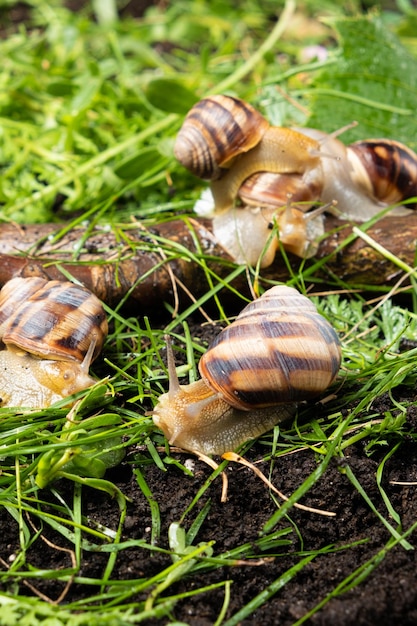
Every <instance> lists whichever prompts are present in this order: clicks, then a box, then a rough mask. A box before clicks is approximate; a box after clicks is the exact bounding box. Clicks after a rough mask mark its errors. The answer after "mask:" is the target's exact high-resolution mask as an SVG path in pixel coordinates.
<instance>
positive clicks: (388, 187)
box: [348, 139, 417, 209]
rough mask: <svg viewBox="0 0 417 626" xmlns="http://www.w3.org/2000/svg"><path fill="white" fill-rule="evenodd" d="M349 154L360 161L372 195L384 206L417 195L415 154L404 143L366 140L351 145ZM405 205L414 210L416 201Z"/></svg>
mask: <svg viewBox="0 0 417 626" xmlns="http://www.w3.org/2000/svg"><path fill="white" fill-rule="evenodd" d="M348 153H349V154H350V155H352V153H355V154H356V156H357V157H358V158H359V159H360V161H361V163H362V165H363V167H364V168H365V170H366V173H367V175H368V179H369V183H370V185H371V194H372V195H373V197H374V198H376V200H377V201H379V202H381V203H383V204H384V205H385V206H390V205H394V204H397V203H398V202H403V201H404V200H408V199H410V198H415V197H416V196H417V154H416V153H415V152H413V150H411V149H410V148H408V147H407V146H405V145H404V144H402V143H400V142H399V141H393V140H390V139H366V140H364V141H357V142H355V143H352V144H350V145H349V146H348ZM351 158H352V157H351ZM405 206H407V207H408V208H409V209H415V208H417V202H416V200H415V199H414V200H413V201H412V202H410V203H408V202H406V203H405Z"/></svg>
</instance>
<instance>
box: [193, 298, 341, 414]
mask: <svg viewBox="0 0 417 626" xmlns="http://www.w3.org/2000/svg"><path fill="white" fill-rule="evenodd" d="M340 361H341V351H340V343H339V339H338V336H337V334H336V332H335V330H334V329H333V328H332V326H331V325H330V324H329V323H328V322H327V320H326V319H325V318H324V317H323V316H322V315H320V314H319V313H318V312H317V310H316V308H315V306H314V304H313V303H312V302H311V301H310V300H309V299H308V298H307V297H306V296H303V295H301V294H300V293H299V292H298V291H297V290H295V289H293V288H291V287H286V286H277V287H273V288H271V289H269V290H268V291H267V292H265V293H264V295H263V296H261V297H260V298H259V299H258V300H255V301H254V302H252V303H250V304H248V305H247V306H246V307H245V308H244V309H243V311H242V312H241V313H240V315H239V316H238V317H237V318H236V320H235V322H233V324H231V325H230V326H228V327H227V328H225V329H224V330H223V331H222V332H221V333H220V334H219V335H218V337H217V338H216V339H215V340H214V342H213V344H212V345H211V346H210V348H209V350H208V351H207V352H206V353H205V354H204V355H203V357H202V358H201V359H200V363H199V369H200V374H201V376H202V378H203V380H204V381H205V382H206V384H207V385H208V386H209V387H211V388H212V389H213V390H214V391H216V392H218V393H219V394H220V396H221V397H222V398H223V399H224V400H225V401H226V402H228V403H229V404H231V405H232V406H234V407H236V408H238V409H243V410H250V408H252V407H267V406H273V405H275V404H280V403H284V402H299V401H302V400H308V399H310V398H313V397H315V396H317V395H318V394H320V393H321V392H323V391H324V390H325V389H326V388H327V387H328V386H329V385H330V384H331V382H332V381H333V380H334V378H335V376H336V375H337V373H338V371H339V368H340Z"/></svg>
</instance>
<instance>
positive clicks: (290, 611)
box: [0, 401, 417, 626]
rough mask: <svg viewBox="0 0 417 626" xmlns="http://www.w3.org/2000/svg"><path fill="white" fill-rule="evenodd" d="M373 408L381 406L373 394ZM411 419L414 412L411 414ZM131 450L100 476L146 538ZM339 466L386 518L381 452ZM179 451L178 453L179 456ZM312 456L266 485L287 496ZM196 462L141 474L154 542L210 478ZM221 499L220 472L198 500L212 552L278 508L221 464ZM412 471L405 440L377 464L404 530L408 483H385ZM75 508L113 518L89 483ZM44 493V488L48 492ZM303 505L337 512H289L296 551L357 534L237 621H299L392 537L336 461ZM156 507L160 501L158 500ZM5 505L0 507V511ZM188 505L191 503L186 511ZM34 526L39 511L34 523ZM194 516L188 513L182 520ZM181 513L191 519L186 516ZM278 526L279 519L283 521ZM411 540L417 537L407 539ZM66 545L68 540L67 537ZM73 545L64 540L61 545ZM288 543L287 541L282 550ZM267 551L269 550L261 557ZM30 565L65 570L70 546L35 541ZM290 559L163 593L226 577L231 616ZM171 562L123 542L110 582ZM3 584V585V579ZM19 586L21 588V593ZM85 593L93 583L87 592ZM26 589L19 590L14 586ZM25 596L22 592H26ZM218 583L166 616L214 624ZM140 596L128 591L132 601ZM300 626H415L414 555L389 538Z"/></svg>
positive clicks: (253, 532) (63, 487)
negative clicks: (379, 480)
mask: <svg viewBox="0 0 417 626" xmlns="http://www.w3.org/2000/svg"><path fill="white" fill-rule="evenodd" d="M380 408H381V411H382V410H383V409H384V406H383V401H381V407H380ZM410 417H411V419H412V420H414V419H416V416H415V415H411V416H410ZM134 455H135V451H134V450H132V451H131V454H130V456H128V457H127V458H126V460H125V461H124V462H123V463H122V465H120V466H119V467H117V468H115V469H113V470H112V471H111V472H109V473H108V475H107V477H108V478H109V479H111V480H112V481H114V482H115V484H117V485H118V486H119V487H120V489H121V490H122V491H123V493H124V494H125V495H126V496H128V497H129V498H130V499H131V502H130V504H129V507H128V516H127V519H126V522H125V526H124V533H123V537H122V540H128V539H145V540H147V541H149V528H150V525H151V517H150V510H149V504H148V502H147V501H146V499H145V497H144V496H143V494H142V492H141V491H140V489H139V488H138V485H137V482H136V478H135V476H134V474H133V470H134V463H133V464H132V463H130V460H131V459H132V458H133V457H134ZM249 456H250V457H253V458H256V457H259V456H260V448H259V447H256V446H255V448H253V449H252V451H251V454H250V455H249ZM346 457H347V463H348V464H349V466H350V468H351V469H352V470H353V472H354V474H355V476H356V477H357V479H358V480H359V481H360V483H361V484H362V486H363V487H364V489H365V490H366V491H367V493H368V494H369V495H370V496H371V498H372V500H373V502H374V503H375V504H376V506H377V507H378V510H379V511H380V512H381V513H382V514H383V515H384V516H385V517H387V513H386V509H385V506H384V504H383V502H382V499H381V496H380V494H379V491H378V489H377V487H376V483H375V471H376V468H377V465H378V462H379V461H380V459H378V458H369V457H368V456H367V455H366V454H365V452H364V449H363V445H357V446H354V447H352V448H351V449H349V450H348V451H347V454H346ZM181 458H182V460H183V461H184V460H185V458H186V457H185V456H184V455H181ZM314 468H315V460H314V456H313V455H312V453H311V452H308V451H306V452H302V453H300V454H297V455H292V456H289V457H286V458H283V459H281V460H279V461H277V463H276V465H275V469H274V473H273V482H274V484H275V485H277V486H278V487H279V488H281V489H282V490H283V491H284V492H285V493H286V494H288V495H289V494H291V493H292V492H293V491H294V490H295V489H296V488H297V486H298V485H299V484H300V483H301V482H302V481H303V480H304V479H305V478H306V477H307V476H308V475H309V474H310V473H311V472H312V471H313V470H314ZM209 472H210V470H208V469H207V468H206V467H205V466H204V464H202V463H200V462H198V461H197V462H196V467H195V476H194V478H191V477H185V476H184V474H183V473H181V472H180V471H179V470H178V469H177V468H175V467H172V468H170V469H169V471H168V472H166V473H163V472H161V471H160V470H159V469H157V468H156V467H154V466H149V469H148V470H146V471H145V475H146V480H147V483H148V485H149V487H150V489H151V490H152V493H153V495H154V497H155V499H156V500H157V502H158V503H159V504H160V506H161V519H162V528H161V543H160V544H159V545H160V546H161V547H167V544H166V537H167V531H168V526H169V524H170V523H171V522H173V521H177V520H178V517H179V515H181V514H182V512H183V510H184V509H185V507H186V504H188V503H189V502H191V500H192V498H193V496H194V495H195V493H196V491H197V489H198V487H200V486H201V484H202V483H203V482H204V480H205V478H206V477H207V476H208V474H209ZM228 474H229V493H228V501H227V502H226V503H224V504H221V502H220V489H221V481H220V480H218V481H217V482H215V483H214V484H212V486H211V487H210V489H209V490H208V492H206V495H205V496H204V497H203V498H202V501H201V503H200V504H201V506H202V505H203V503H204V502H205V501H206V499H207V498H211V502H212V507H211V511H210V514H209V516H208V518H207V519H206V520H205V522H204V524H203V526H202V529H201V530H200V533H199V535H198V537H197V541H201V540H203V541H209V540H211V539H215V540H216V544H215V548H214V549H215V553H221V552H223V551H226V550H228V549H231V548H233V547H235V546H236V545H240V544H242V543H244V542H253V541H254V540H256V539H257V538H258V536H259V531H260V530H261V528H262V525H263V524H264V523H265V521H266V520H267V519H268V518H269V517H270V516H271V514H272V513H273V512H274V510H275V504H274V503H273V502H272V500H271V498H270V496H269V492H268V490H267V489H266V488H265V487H264V485H263V484H262V483H261V482H260V481H259V479H257V478H256V477H255V476H254V475H253V474H252V473H251V472H250V471H249V470H246V469H240V468H237V466H233V465H231V466H230V469H229V470H228ZM416 477H417V448H416V446H415V445H414V444H413V443H411V442H404V444H403V445H402V446H401V448H400V449H399V451H398V453H397V454H396V455H395V456H394V457H393V458H392V459H391V460H389V461H388V463H387V466H386V471H385V480H384V488H385V489H386V491H387V493H388V496H389V498H390V500H391V502H392V503H393V505H394V507H395V510H396V511H397V512H398V514H399V515H400V517H401V520H402V525H403V529H407V528H408V527H410V526H411V525H412V524H413V523H414V522H415V521H416V519H417V498H416V489H417V487H416V486H397V485H390V481H391V480H403V481H404V480H410V479H411V480H412V479H415V478H416ZM54 488H55V490H57V491H58V492H59V493H60V495H61V497H63V498H64V499H65V500H67V501H68V502H71V497H72V495H71V494H72V486H71V485H70V484H69V483H67V482H65V481H61V482H60V483H56V484H55V485H54ZM85 493H86V498H85V504H84V507H85V509H84V511H83V512H84V514H85V515H87V516H88V518H89V519H90V520H95V521H96V522H99V523H100V522H101V523H103V524H105V525H107V526H110V527H114V528H115V527H116V526H117V521H118V511H117V506H116V504H115V502H114V501H112V500H111V499H110V498H109V497H108V496H107V495H106V494H101V493H100V492H98V491H96V490H87V491H86V492H85ZM44 496H45V498H46V499H48V498H50V497H53V496H52V495H51V494H49V493H48V491H47V490H45V492H44ZM303 502H304V504H308V505H310V506H315V507H320V508H323V509H326V510H332V511H335V512H336V514H337V515H336V517H334V518H327V517H323V516H320V515H316V514H312V513H308V512H305V511H301V510H296V509H293V510H292V511H291V518H292V520H293V521H294V522H295V523H296V524H297V526H298V528H299V530H300V532H301V535H302V541H303V545H302V546H301V543H300V540H299V538H298V537H297V536H296V535H295V534H293V535H290V537H291V539H292V540H293V546H294V550H299V549H301V548H303V549H304V550H305V551H308V550H316V549H317V548H320V547H323V546H328V545H329V544H335V545H336V546H343V545H344V544H347V543H351V542H354V541H359V540H366V542H365V543H362V544H361V545H358V546H357V547H354V548H351V549H349V550H346V551H343V550H342V551H340V552H335V553H334V554H327V555H326V556H324V557H318V558H316V559H314V560H313V561H312V562H311V563H310V564H309V565H308V566H306V567H305V568H304V569H303V570H302V572H301V573H300V574H299V575H298V576H296V577H295V578H294V579H293V580H292V581H291V582H290V583H289V584H287V585H285V586H284V587H283V589H281V590H280V591H279V592H278V593H277V594H276V595H275V596H274V597H273V598H272V599H271V600H270V601H269V602H268V603H266V604H265V605H264V606H263V607H262V608H260V609H259V610H258V611H256V612H255V613H254V614H253V615H252V616H251V617H250V618H249V619H247V620H244V621H243V622H242V624H243V625H246V626H249V625H255V624H263V625H264V626H272V625H276V624H280V626H289V625H291V624H293V623H294V622H295V621H296V620H297V619H299V618H301V617H302V616H303V615H304V614H305V613H306V612H307V611H308V610H309V609H311V608H312V607H313V606H314V605H315V604H316V603H318V602H319V601H320V600H322V599H323V598H324V597H325V596H326V595H327V593H329V592H330V591H331V590H332V589H333V588H334V587H335V586H336V585H337V584H338V583H339V582H341V581H342V580H343V579H344V578H345V577H346V576H347V575H348V574H350V573H351V572H352V571H354V570H355V569H356V568H357V567H358V566H359V565H361V564H363V563H365V562H366V561H367V560H368V559H370V558H371V557H373V556H375V555H376V554H377V553H378V551H379V550H381V548H383V547H384V545H385V544H386V542H387V540H388V539H389V533H388V531H387V530H386V529H385V527H384V526H383V525H382V524H381V523H380V522H379V521H378V520H377V518H376V516H375V515H374V514H373V513H372V512H371V511H370V510H369V508H368V506H367V504H366V503H365V502H364V501H363V500H362V498H361V496H360V495H359V494H358V492H357V491H356V490H355V489H354V487H353V486H352V485H351V484H350V482H349V481H348V479H347V478H346V476H345V475H344V473H343V467H337V466H336V464H334V465H332V466H330V467H329V468H328V470H327V472H326V473H325V475H324V477H323V479H322V480H321V481H320V482H319V483H318V484H317V485H316V486H315V488H314V489H312V490H311V491H310V492H309V494H308V498H305V499H304V500H303ZM162 507H163V508H162ZM2 511H5V509H4V508H3V509H2ZM6 515H7V514H6V513H4V517H3V519H1V520H0V524H1V528H2V535H3V537H2V541H1V545H2V549H1V557H2V558H3V559H5V560H6V561H7V559H8V555H10V554H11V553H13V552H14V551H15V550H18V545H17V543H16V542H17V541H18V533H17V526H16V524H15V522H14V521H13V520H12V519H11V518H10V516H7V517H6ZM195 515H196V512H195V511H194V512H193V518H194V517H195ZM33 521H34V523H35V524H36V523H37V520H33ZM190 521H192V520H186V523H185V527H186V528H188V526H189V523H190ZM187 522H188V523H187ZM280 526H282V528H284V527H287V526H288V521H287V520H284V521H283V522H282V523H281V524H280ZM43 534H44V536H46V537H47V538H48V539H49V540H50V541H52V542H56V543H57V544H58V545H60V546H62V537H61V536H54V531H51V530H50V529H47V528H45V529H44V533H43ZM409 540H410V542H411V543H413V541H414V543H415V537H413V536H411V537H409ZM64 547H65V546H64ZM68 547H70V546H68ZM283 552H286V550H283ZM259 556H260V558H265V557H267V556H268V555H267V554H264V553H262V554H260V555H259ZM27 558H28V561H29V563H31V564H33V565H34V566H36V567H47V568H51V567H53V566H54V564H56V567H59V568H62V567H65V566H70V560H69V557H68V555H67V554H65V553H63V552H58V551H57V550H55V549H54V548H51V547H48V546H46V545H45V544H44V543H43V542H42V541H41V540H38V541H36V542H35V543H34V544H33V547H32V548H31V549H30V550H29V552H28V555H27ZM298 558H299V557H298V556H297V555H294V556H291V555H285V556H282V557H280V556H278V557H276V558H273V559H271V560H270V561H265V562H264V563H263V564H261V565H259V566H254V567H248V566H240V567H239V566H237V567H235V568H228V569H227V570H223V569H222V568H220V569H218V570H216V571H214V572H211V573H207V572H205V573H203V574H201V576H196V575H194V574H193V577H192V582H191V583H190V582H189V581H185V582H181V583H179V584H178V585H174V586H173V587H172V588H170V589H169V594H171V593H174V592H175V593H179V592H181V591H187V590H189V584H190V585H191V586H192V587H193V588H197V587H200V586H204V585H208V584H210V583H215V582H219V581H223V580H225V579H227V578H231V579H232V580H233V584H232V592H231V604H230V608H229V613H228V614H229V616H230V615H232V614H234V613H235V612H236V611H237V610H239V609H240V608H241V607H242V606H243V605H245V604H246V603H247V602H248V601H249V600H250V599H251V598H253V597H254V596H255V595H256V594H257V593H259V591H260V590H261V589H264V588H265V587H266V586H267V585H269V584H270V583H272V582H273V581H274V580H275V579H276V578H278V577H279V576H280V575H281V574H282V573H283V572H284V571H286V570H287V569H288V568H290V567H291V566H292V565H294V564H295V563H296V562H297V561H298ZM106 562H107V556H106V555H105V554H95V553H90V552H84V555H83V562H82V569H81V571H80V574H79V575H80V576H86V577H89V576H91V577H95V578H96V577H100V575H101V573H102V572H103V571H104V568H105V565H106ZM169 564H170V558H169V557H168V556H166V555H161V554H158V553H153V554H152V555H151V556H150V553H149V551H147V550H143V549H133V548H132V549H131V550H124V551H123V558H119V559H118V560H117V561H116V566H115V570H114V571H113V573H112V578H113V579H120V580H130V579H137V578H140V577H142V576H145V577H150V576H152V575H155V574H157V573H158V572H159V571H161V570H162V569H164V568H165V567H167V566H168V565H169ZM31 582H32V584H34V585H35V587H36V588H37V590H38V591H41V592H42V593H44V594H46V595H47V596H49V597H50V598H52V599H54V598H57V597H58V596H59V594H60V592H61V591H62V588H63V587H62V584H61V583H59V584H58V583H57V582H54V581H39V580H34V581H31ZM3 590H6V589H4V588H3ZM23 590H24V587H22V588H21V592H22V591H23ZM87 591H88V592H89V593H91V592H92V591H93V590H89V589H88V590H87ZM23 593H24V591H23ZM27 593H28V595H31V593H32V592H31V591H30V590H29V589H28V590H27ZM85 593H86V588H85V586H78V585H77V584H75V583H74V584H73V585H72V586H71V588H70V589H69V592H68V594H67V596H66V598H65V602H64V604H65V603H66V602H67V601H74V600H76V599H78V598H80V597H81V598H82V597H84V595H85ZM223 593H224V591H223V589H222V588H220V589H219V590H218V591H212V592H210V593H205V594H199V595H197V596H196V597H194V598H189V599H187V600H184V601H180V602H179V603H178V604H177V605H176V607H175V610H174V615H175V618H176V619H178V620H179V621H181V620H182V621H184V622H185V623H189V624H192V625H193V626H209V625H210V624H213V623H214V621H215V619H216V617H217V615H218V610H219V607H220V606H221V604H222V602H223ZM143 599H144V598H140V597H138V598H132V600H133V601H135V600H136V601H138V600H143ZM168 621H169V620H168V619H166V618H164V619H162V620H160V621H157V622H156V621H155V622H154V621H148V622H147V623H148V624H149V625H150V626H152V624H164V623H167V622H168ZM307 623H309V624H314V625H320V626H333V625H334V624H337V625H338V626H352V625H354V624H355V625H357V626H374V625H375V624H378V625H379V626H393V625H397V624H398V625H401V626H407V625H410V626H411V625H413V626H415V624H417V568H416V553H415V551H414V550H410V551H406V550H404V549H403V548H402V547H400V546H396V547H394V548H393V549H391V550H390V551H389V552H387V554H386V556H385V558H384V559H382V561H381V562H380V564H379V566H378V567H377V568H376V569H375V570H374V571H373V572H372V573H371V575H370V576H369V577H367V578H366V579H365V580H364V581H363V582H362V583H361V584H360V586H359V587H357V588H355V589H354V590H353V591H348V592H347V593H345V594H344V595H341V596H339V597H337V598H334V599H332V600H331V601H330V602H328V603H327V604H326V605H325V606H324V608H323V609H322V610H321V611H320V612H319V613H318V614H316V615H315V616H314V617H313V618H311V620H310V621H309V622H307Z"/></svg>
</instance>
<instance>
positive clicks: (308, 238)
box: [174, 95, 417, 266]
mask: <svg viewBox="0 0 417 626" xmlns="http://www.w3.org/2000/svg"><path fill="white" fill-rule="evenodd" d="M338 134H340V131H339V132H338V133H333V134H327V133H324V132H321V131H318V130H315V129H309V128H282V127H274V126H271V125H270V124H269V123H268V121H267V120H266V119H265V118H264V117H263V116H262V115H261V114H260V113H259V112H258V111H256V109H254V108H253V107H252V106H251V105H249V104H248V103H246V102H244V101H243V100H239V99H238V98H232V97H229V96H223V95H218V96H210V97H208V98H204V99H203V100H201V101H200V102H198V103H197V104H196V105H195V106H194V107H193V108H192V109H191V110H190V112H189V113H188V115H187V116H186V118H185V120H184V123H183V126H182V128H181V129H180V132H179V133H178V135H177V139H176V143H175V148H174V152H175V155H176V157H177V159H178V160H179V161H180V162H181V163H182V164H183V165H184V166H185V167H186V168H188V169H189V170H190V171H191V172H192V173H193V174H195V175H196V176H199V177H200V178H203V179H206V180H210V181H211V186H210V188H211V193H212V196H213V201H214V219H213V232H214V234H215V236H216V238H217V239H218V241H219V243H220V244H222V245H223V246H224V247H225V249H226V250H228V251H229V252H230V253H231V254H232V256H234V257H235V258H236V260H237V261H238V262H248V263H250V264H255V263H256V262H257V261H258V259H259V257H260V256H262V263H261V264H262V265H263V266H267V265H269V264H270V263H271V262H272V260H273V258H274V256H275V252H276V249H277V247H278V240H277V238H276V237H275V238H274V237H272V238H271V228H272V226H273V224H274V223H276V224H277V227H278V231H279V240H280V242H281V244H282V246H283V247H284V248H285V249H286V250H288V251H289V252H292V253H294V254H296V255H298V256H300V257H309V256H312V255H314V253H315V251H316V249H317V239H318V238H319V237H320V236H321V235H322V234H323V215H322V214H323V211H324V210H330V211H335V210H337V212H338V214H340V215H341V216H342V217H345V218H349V219H353V220H355V221H359V222H364V221H366V220H368V219H370V218H371V217H373V216H374V215H376V214H378V213H379V212H380V211H381V210H382V209H383V208H384V207H388V206H391V205H395V204H398V203H404V201H407V200H408V199H412V198H414V197H415V196H416V195H417V155H416V154H415V153H414V152H413V151H412V150H410V149H409V148H408V147H407V146H405V145H403V144H401V143H399V142H397V141H392V140H388V139H368V140H365V141H358V142H356V143H353V144H351V145H349V146H345V145H344V144H343V143H342V142H341V141H340V140H339V139H337V135H338ZM318 201H320V202H321V203H322V204H323V205H324V206H321V207H319V208H317V209H314V210H312V211H311V210H310V209H311V207H312V205H313V204H315V203H317V202H318ZM405 206H406V207H407V208H408V209H410V208H415V206H416V203H415V200H412V201H411V202H410V203H408V204H407V203H406V202H405ZM407 208H404V206H402V207H397V208H396V209H394V210H393V211H391V212H390V214H391V215H397V216H398V215H403V214H405V213H406V212H407ZM267 243H269V247H268V245H267Z"/></svg>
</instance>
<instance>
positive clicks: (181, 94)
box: [145, 78, 198, 115]
mask: <svg viewBox="0 0 417 626" xmlns="http://www.w3.org/2000/svg"><path fill="white" fill-rule="evenodd" d="M145 93H146V97H147V98H148V100H149V102H150V103H151V104H152V105H153V106H154V107H156V108H157V109H161V111H167V112H169V113H179V114H180V115H185V114H186V113H187V112H188V111H189V109H191V107H192V106H194V104H195V103H196V102H197V100H198V97H197V96H196V95H195V93H194V91H191V89H188V87H185V86H184V85H183V84H182V83H181V82H179V81H178V80H176V79H173V78H156V79H155V80H152V81H151V82H150V83H149V84H148V86H147V88H146V92H145Z"/></svg>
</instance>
